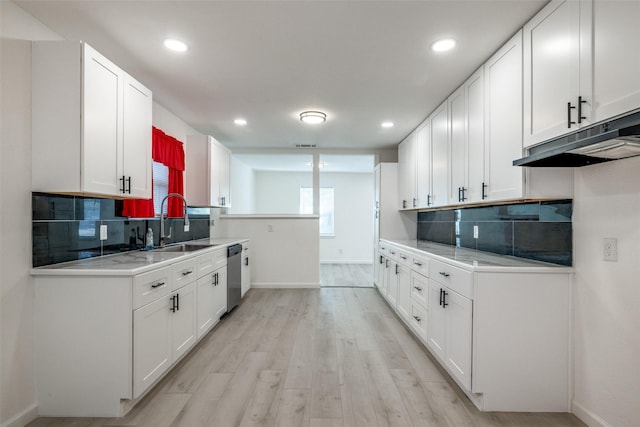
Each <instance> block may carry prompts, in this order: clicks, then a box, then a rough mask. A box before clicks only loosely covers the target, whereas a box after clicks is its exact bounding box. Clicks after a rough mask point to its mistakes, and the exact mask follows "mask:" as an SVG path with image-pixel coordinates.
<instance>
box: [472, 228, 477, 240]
mask: <svg viewBox="0 0 640 427" xmlns="http://www.w3.org/2000/svg"><path fill="white" fill-rule="evenodd" d="M473 238H474V239H477V238H478V226H477V225H474V226H473Z"/></svg>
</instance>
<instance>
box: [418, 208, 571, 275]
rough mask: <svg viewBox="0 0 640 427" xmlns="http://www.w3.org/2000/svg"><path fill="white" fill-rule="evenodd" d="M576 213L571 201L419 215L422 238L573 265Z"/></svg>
mask: <svg viewBox="0 0 640 427" xmlns="http://www.w3.org/2000/svg"><path fill="white" fill-rule="evenodd" d="M572 214H573V203H572V201H571V200H559V201H558V200H556V201H545V202H531V203H518V204H512V205H496V206H480V207H470V208H463V209H448V210H441V211H429V212H419V213H418V240H428V241H431V242H437V243H444V244H447V245H452V246H459V247H464V248H470V249H477V250H480V251H486V252H493V253H496V254H500V255H512V256H517V257H521V258H528V259H533V260H538V261H545V262H551V263H554V264H560V265H568V266H570V265H572V263H573V243H572V225H571V216H572ZM475 225H477V226H478V238H477V239H476V238H474V237H473V227H474V226H475Z"/></svg>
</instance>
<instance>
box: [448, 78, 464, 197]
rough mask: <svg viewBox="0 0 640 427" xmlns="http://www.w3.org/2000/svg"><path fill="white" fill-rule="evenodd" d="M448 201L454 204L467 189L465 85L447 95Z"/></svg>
mask: <svg viewBox="0 0 640 427" xmlns="http://www.w3.org/2000/svg"><path fill="white" fill-rule="evenodd" d="M447 102H448V104H449V107H448V108H449V149H450V150H451V156H450V160H449V202H450V203H453V204H456V203H462V202H463V201H464V200H463V199H464V197H463V191H466V189H467V139H466V113H467V105H466V98H465V87H464V86H461V87H460V88H458V90H456V91H455V92H453V94H451V96H449V99H448V100H447Z"/></svg>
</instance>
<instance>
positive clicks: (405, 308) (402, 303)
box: [396, 264, 411, 320]
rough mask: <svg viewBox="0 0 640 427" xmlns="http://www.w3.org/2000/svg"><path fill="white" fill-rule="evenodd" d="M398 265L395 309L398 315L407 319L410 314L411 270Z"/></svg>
mask: <svg viewBox="0 0 640 427" xmlns="http://www.w3.org/2000/svg"><path fill="white" fill-rule="evenodd" d="M397 265H398V274H397V276H396V277H397V279H398V302H397V307H396V308H397V310H398V313H399V314H400V317H402V318H404V319H405V320H408V319H409V315H410V314H411V270H409V268H408V267H407V266H404V265H402V264H397Z"/></svg>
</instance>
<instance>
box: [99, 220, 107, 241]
mask: <svg viewBox="0 0 640 427" xmlns="http://www.w3.org/2000/svg"><path fill="white" fill-rule="evenodd" d="M100 240H107V225H106V224H103V225H101V226H100Z"/></svg>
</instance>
